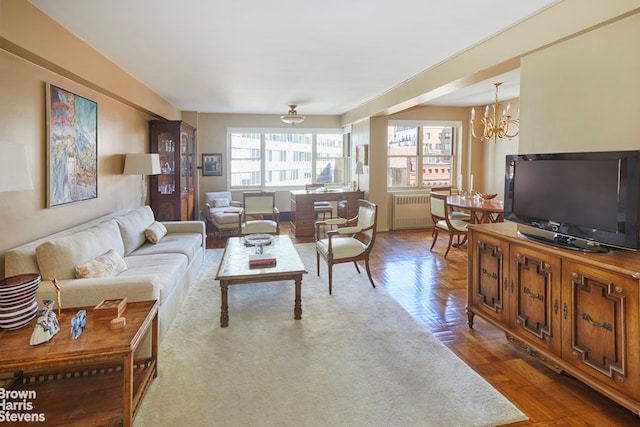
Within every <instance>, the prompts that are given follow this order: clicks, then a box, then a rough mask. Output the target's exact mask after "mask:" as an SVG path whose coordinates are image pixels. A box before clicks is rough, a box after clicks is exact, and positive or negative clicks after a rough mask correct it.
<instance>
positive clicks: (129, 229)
mask: <svg viewBox="0 0 640 427" xmlns="http://www.w3.org/2000/svg"><path fill="white" fill-rule="evenodd" d="M154 221H155V218H154V217H153V211H152V210H151V207H149V206H141V207H139V208H138V209H135V210H132V211H130V212H128V213H126V214H124V215H122V216H120V217H118V218H117V219H116V222H117V223H118V226H119V227H120V234H121V235H122V242H123V243H124V254H125V255H129V254H130V253H131V252H133V251H135V250H136V249H137V248H139V247H140V246H141V245H142V244H143V243H144V242H145V241H146V240H147V238H146V236H145V235H144V230H146V229H147V227H149V226H150V225H151V224H153V222H154Z"/></svg>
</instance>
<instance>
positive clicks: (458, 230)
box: [429, 193, 469, 258]
mask: <svg viewBox="0 0 640 427" xmlns="http://www.w3.org/2000/svg"><path fill="white" fill-rule="evenodd" d="M429 205H430V206H431V218H432V219H433V224H434V226H433V233H434V234H433V243H431V248H430V249H429V250H430V251H433V247H434V246H435V244H436V241H437V240H438V234H439V233H440V232H441V231H443V232H445V233H448V234H449V244H448V245H447V251H446V252H445V253H444V257H445V258H446V257H447V255H448V254H449V250H450V249H451V246H452V244H453V238H454V236H455V237H456V238H457V240H458V241H457V244H456V247H457V248H458V249H459V248H460V246H461V245H464V244H465V242H466V241H467V226H468V225H469V223H468V222H467V221H462V220H459V219H451V218H450V216H449V214H450V210H451V208H450V207H449V205H448V204H447V195H446V194H440V193H431V201H430V203H429ZM461 238H462V241H461V240H460V239H461Z"/></svg>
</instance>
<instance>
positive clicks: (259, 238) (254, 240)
mask: <svg viewBox="0 0 640 427" xmlns="http://www.w3.org/2000/svg"><path fill="white" fill-rule="evenodd" d="M272 241H273V236H272V235H271V234H249V235H247V236H245V237H244V244H245V245H246V246H255V248H256V254H262V253H263V252H264V245H270V244H271V242H272Z"/></svg>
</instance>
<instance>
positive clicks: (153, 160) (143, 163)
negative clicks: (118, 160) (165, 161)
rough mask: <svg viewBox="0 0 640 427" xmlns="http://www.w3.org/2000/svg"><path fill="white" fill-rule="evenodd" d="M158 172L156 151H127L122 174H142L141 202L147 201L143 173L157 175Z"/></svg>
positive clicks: (158, 160) (158, 163)
mask: <svg viewBox="0 0 640 427" xmlns="http://www.w3.org/2000/svg"><path fill="white" fill-rule="evenodd" d="M160 172H161V170H160V155H159V154H158V153H128V154H127V155H126V157H125V159H124V172H122V173H123V174H125V175H141V176H142V189H141V193H140V200H141V202H142V203H143V204H144V203H146V201H147V188H146V186H145V178H144V177H145V175H158V174H160Z"/></svg>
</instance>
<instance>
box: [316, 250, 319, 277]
mask: <svg viewBox="0 0 640 427" xmlns="http://www.w3.org/2000/svg"><path fill="white" fill-rule="evenodd" d="M316 265H317V266H318V277H320V254H319V253H318V252H316Z"/></svg>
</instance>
